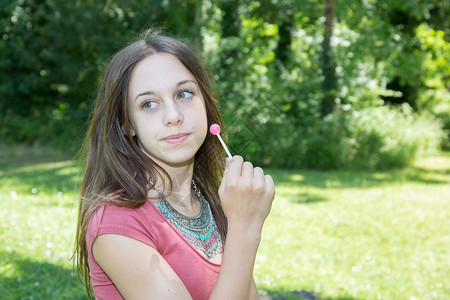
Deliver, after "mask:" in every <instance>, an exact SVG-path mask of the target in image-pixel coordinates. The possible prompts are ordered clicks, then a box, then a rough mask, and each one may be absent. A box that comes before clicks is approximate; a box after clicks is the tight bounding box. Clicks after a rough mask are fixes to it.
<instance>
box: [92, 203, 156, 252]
mask: <svg viewBox="0 0 450 300" xmlns="http://www.w3.org/2000/svg"><path fill="white" fill-rule="evenodd" d="M159 218H160V215H159V214H158V212H157V211H156V210H155V207H154V205H152V204H151V203H150V202H149V201H147V202H146V203H145V204H144V205H142V206H141V207H139V208H129V207H123V206H117V205H103V206H100V207H98V208H97V209H96V210H95V211H94V213H93V214H92V216H91V218H90V220H89V222H88V226H87V237H86V238H87V241H88V243H89V244H91V245H92V243H93V241H94V240H95V239H96V238H97V237H98V236H100V235H104V234H118V235H124V236H127V237H130V238H133V239H137V240H139V241H141V242H145V243H147V244H148V243H150V244H152V245H154V243H155V241H154V233H153V230H154V229H153V228H152V223H153V222H154V221H158V219H159ZM150 241H151V242H150Z"/></svg>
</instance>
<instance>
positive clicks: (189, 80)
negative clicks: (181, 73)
mask: <svg viewBox="0 0 450 300" xmlns="http://www.w3.org/2000/svg"><path fill="white" fill-rule="evenodd" d="M189 82H192V83H194V84H195V85H197V82H196V81H195V80H192V79H185V80H181V81H180V82H178V83H177V84H176V86H175V87H179V86H182V85H183V84H186V83H189ZM197 87H198V85H197ZM154 93H155V92H153V91H146V92H142V93H139V94H137V95H136V97H135V98H134V101H136V100H137V99H138V98H139V97H141V96H146V95H152V94H154Z"/></svg>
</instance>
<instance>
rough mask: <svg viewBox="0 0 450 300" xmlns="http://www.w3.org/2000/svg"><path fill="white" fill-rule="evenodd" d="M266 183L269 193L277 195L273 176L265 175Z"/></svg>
mask: <svg viewBox="0 0 450 300" xmlns="http://www.w3.org/2000/svg"><path fill="white" fill-rule="evenodd" d="M264 181H265V182H266V189H268V191H269V192H270V193H272V194H274V195H275V184H274V183H273V179H272V176H270V175H265V176H264Z"/></svg>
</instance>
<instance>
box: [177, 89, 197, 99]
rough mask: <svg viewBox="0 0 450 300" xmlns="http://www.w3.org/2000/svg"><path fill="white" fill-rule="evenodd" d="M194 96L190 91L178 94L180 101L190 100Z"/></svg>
mask: <svg viewBox="0 0 450 300" xmlns="http://www.w3.org/2000/svg"><path fill="white" fill-rule="evenodd" d="M193 95H194V94H193V93H192V92H190V91H181V92H179V93H178V94H177V99H178V100H183V99H190V98H192V96H193Z"/></svg>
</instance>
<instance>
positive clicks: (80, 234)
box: [74, 30, 227, 298]
mask: <svg viewBox="0 0 450 300" xmlns="http://www.w3.org/2000/svg"><path fill="white" fill-rule="evenodd" d="M156 53H169V54H172V55H173V56H175V57H176V58H178V59H179V60H180V62H181V63H183V64H184V66H185V67H186V68H187V69H188V70H189V71H190V72H191V73H192V75H193V76H194V77H195V79H196V80H197V82H198V84H199V86H200V90H201V93H202V96H203V98H204V101H205V107H206V115H207V119H208V127H209V126H210V125H211V124H213V123H217V124H219V125H221V127H223V126H222V125H223V121H222V118H221V116H220V113H219V108H218V101H217V100H216V99H215V98H214V96H213V90H212V83H211V82H210V77H211V76H208V74H207V72H206V70H205V68H204V66H203V65H202V63H201V62H200V60H199V59H198V58H197V57H196V55H195V54H194V53H193V51H192V50H191V49H190V48H189V47H188V46H187V45H186V44H184V43H182V42H180V41H178V40H176V39H173V38H171V37H168V36H164V35H162V34H160V33H159V32H158V31H154V30H149V31H147V32H146V33H144V34H143V36H142V37H141V38H140V39H138V40H137V41H135V42H133V43H131V44H130V45H128V46H127V47H125V48H124V49H122V50H121V51H119V52H118V53H117V54H116V55H114V56H113V57H112V58H111V60H110V61H109V64H108V65H107V68H106V70H105V73H104V75H103V80H102V82H101V86H100V90H99V92H98V95H97V99H96V102H95V107H94V109H93V111H92V112H91V117H90V120H89V128H88V131H87V135H86V138H85V141H84V144H83V147H82V149H81V157H82V161H83V163H84V164H85V166H84V167H85V174H84V178H83V182H82V185H81V192H80V194H81V197H80V198H81V200H80V205H79V211H78V223H77V232H76V237H75V251H74V263H76V264H77V270H78V276H79V278H80V280H81V281H82V282H83V284H84V285H85V286H86V290H87V293H88V296H89V297H90V298H91V297H92V284H91V280H90V277H89V265H88V251H87V245H86V227H87V224H88V222H89V219H90V217H91V216H92V214H93V213H94V211H95V210H96V209H97V208H98V207H99V206H102V205H119V206H125V207H130V208H138V207H140V206H142V205H143V204H144V203H145V202H146V201H147V192H148V186H147V180H151V181H153V182H156V179H157V178H160V179H162V175H163V174H165V175H167V174H166V173H165V171H164V170H163V169H162V168H161V167H159V166H158V165H157V164H156V163H155V162H154V161H153V160H152V159H151V158H149V157H148V156H147V155H146V154H145V153H144V152H143V151H142V150H141V148H140V147H139V143H138V140H137V137H135V136H134V137H133V136H132V134H131V125H130V119H129V114H128V108H127V107H128V106H127V95H128V86H129V82H130V77H131V72H132V71H133V69H134V67H135V66H136V65H137V64H138V63H139V62H140V61H142V60H143V59H144V58H146V57H148V56H149V55H153V54H156ZM223 155H224V153H223V149H222V147H221V145H220V143H219V142H218V140H217V138H214V137H213V136H212V135H211V134H208V135H207V136H206V139H205V141H204V142H203V144H202V145H201V147H200V149H199V150H198V151H197V153H196V155H195V162H194V174H193V178H194V180H195V182H196V185H197V187H198V188H199V189H200V190H201V191H202V193H203V194H204V195H205V197H206V198H207V199H208V201H209V203H210V205H211V208H212V211H213V214H214V217H215V219H216V222H217V224H218V227H219V231H220V234H221V236H222V238H223V240H224V241H225V239H226V229H227V219H226V216H225V214H224V212H223V210H222V206H221V205H220V201H219V197H218V194H217V191H218V189H219V185H220V177H221V174H222V172H223V169H224V161H223ZM167 178H169V177H168V176H167ZM170 186H171V182H169V187H170ZM119 191H121V192H119ZM112 195H114V196H115V197H111V196H112Z"/></svg>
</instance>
